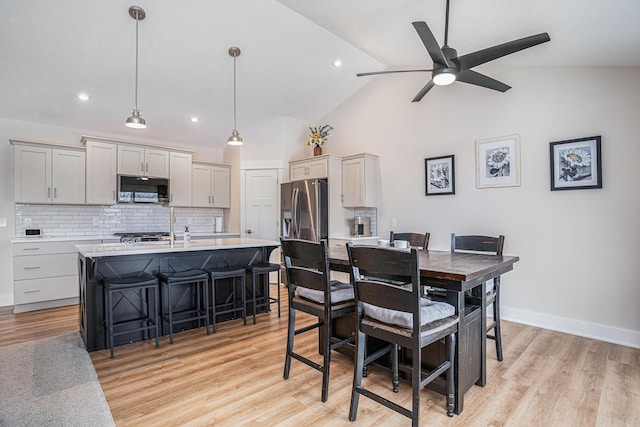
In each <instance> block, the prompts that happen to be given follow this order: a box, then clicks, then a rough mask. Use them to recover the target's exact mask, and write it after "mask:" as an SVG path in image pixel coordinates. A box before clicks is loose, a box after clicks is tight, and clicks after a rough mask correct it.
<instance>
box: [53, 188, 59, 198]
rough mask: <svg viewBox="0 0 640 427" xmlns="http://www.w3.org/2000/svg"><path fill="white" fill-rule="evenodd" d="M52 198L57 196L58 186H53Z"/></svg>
mask: <svg viewBox="0 0 640 427" xmlns="http://www.w3.org/2000/svg"><path fill="white" fill-rule="evenodd" d="M53 198H54V199H57V198H58V187H54V188H53Z"/></svg>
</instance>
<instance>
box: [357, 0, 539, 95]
mask: <svg viewBox="0 0 640 427" xmlns="http://www.w3.org/2000/svg"><path fill="white" fill-rule="evenodd" d="M413 27H414V28H415V29H416V31H417V32H418V35H419V36H420V39H421V40H422V43H424V46H425V47H426V48H427V51H428V52H429V56H431V59H432V60H433V68H431V69H428V70H389V71H374V72H370V73H358V74H357V76H358V77H361V76H372V75H377V74H392V73H415V72H418V73H421V72H431V73H432V74H431V80H429V82H428V83H427V84H426V85H425V86H424V87H423V88H422V89H421V90H420V92H418V94H417V95H416V96H415V98H413V100H412V101H411V102H420V100H422V98H423V97H424V96H425V95H426V94H427V92H429V90H431V88H432V87H433V86H434V85H438V86H445V85H449V84H451V83H453V82H454V81H459V82H463V83H469V84H472V85H476V86H482V87H486V88H488V89H493V90H497V91H499V92H506V91H507V90H509V89H511V86H509V85H506V84H504V83H502V82H499V81H498V80H495V79H492V78H491V77H489V76H485V75H484V74H480V73H478V72H476V71H473V70H471V68H473V67H475V66H477V65H481V64H484V63H486V62H489V61H493V60H494V59H498V58H501V57H503V56H506V55H509V54H512V53H515V52H518V51H520V50H523V49H527V48H530V47H533V46H535V45H538V44H541V43H545V42H548V41H550V40H551V39H550V38H549V34H547V33H540V34H536V35H534V36H529V37H524V38H521V39H518V40H513V41H510V42H507V43H503V44H499V45H496V46H492V47H489V48H486V49H482V50H478V51H476V52H473V53H468V54H466V55H463V56H458V52H457V51H456V50H455V49H453V48H451V47H449V45H448V38H449V0H447V12H446V20H445V26H444V46H442V48H441V47H440V46H439V45H438V42H437V40H436V38H435V37H434V36H433V33H432V32H431V30H430V29H429V26H428V25H427V23H426V22H424V21H419V22H413Z"/></svg>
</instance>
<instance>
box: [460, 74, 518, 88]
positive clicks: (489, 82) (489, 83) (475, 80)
mask: <svg viewBox="0 0 640 427" xmlns="http://www.w3.org/2000/svg"><path fill="white" fill-rule="evenodd" d="M456 80H457V81H459V82H463V83H469V84H472V85H476V86H482V87H486V88H487V89H493V90H497V91H498V92H506V91H508V90H509V89H511V86H509V85H506V84H504V83H502V82H499V81H498V80H496V79H492V78H491V77H489V76H485V75H484V74H480V73H478V72H475V71H473V70H465V71H462V72H460V73H458V76H457V77H456Z"/></svg>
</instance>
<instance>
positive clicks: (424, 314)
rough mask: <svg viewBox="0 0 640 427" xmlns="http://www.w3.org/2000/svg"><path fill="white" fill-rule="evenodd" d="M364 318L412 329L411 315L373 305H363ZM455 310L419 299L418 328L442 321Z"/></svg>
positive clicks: (438, 303) (439, 303)
mask: <svg viewBox="0 0 640 427" xmlns="http://www.w3.org/2000/svg"><path fill="white" fill-rule="evenodd" d="M363 306H364V314H365V316H369V317H371V318H372V319H376V320H378V321H380V322H384V323H388V324H390V325H395V326H400V327H402V328H406V329H411V328H413V313H407V312H404V311H398V310H391V309H389V308H383V307H378V306H375V305H371V304H367V303H366V302H365V303H364V304H363ZM455 311H456V310H455V308H454V307H453V306H452V305H451V304H447V303H446V302H439V301H432V300H430V299H428V298H421V299H420V316H421V319H420V326H423V325H426V324H427V323H431V322H433V321H435V320H440V319H444V318H445V317H449V316H452V315H454V314H455Z"/></svg>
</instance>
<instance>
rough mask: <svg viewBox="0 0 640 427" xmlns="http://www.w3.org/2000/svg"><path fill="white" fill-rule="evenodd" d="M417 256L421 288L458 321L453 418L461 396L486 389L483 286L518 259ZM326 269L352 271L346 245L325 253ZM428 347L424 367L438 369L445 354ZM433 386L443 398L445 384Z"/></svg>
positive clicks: (440, 254) (425, 253)
mask: <svg viewBox="0 0 640 427" xmlns="http://www.w3.org/2000/svg"><path fill="white" fill-rule="evenodd" d="M418 254H419V268H420V277H421V283H422V284H423V285H425V286H430V287H434V288H439V289H444V290H445V293H446V301H447V302H448V303H449V304H451V305H453V306H454V307H455V310H456V314H458V316H459V319H460V323H459V330H458V338H457V340H456V347H455V402H456V404H455V413H456V414H460V413H461V412H462V410H463V407H464V394H465V392H466V391H467V390H469V389H470V388H471V386H473V385H474V384H476V385H479V386H482V387H484V385H485V384H486V382H487V363H486V361H487V358H486V347H487V346H486V342H487V341H486V328H487V318H486V312H487V307H486V303H485V298H483V297H482V296H483V295H485V292H486V289H485V283H486V282H487V280H490V279H493V278H495V277H498V276H501V275H503V274H505V273H507V272H509V271H511V270H513V265H514V264H515V263H516V262H518V261H519V257H517V256H507V255H503V256H497V255H484V254H475V253H473V254H471V253H459V252H449V251H434V250H419V251H418ZM329 264H330V268H331V270H334V271H341V272H345V273H350V272H351V267H350V264H349V257H348V255H347V249H346V246H334V247H330V248H329ZM503 283H504V282H503ZM467 291H469V293H470V294H471V296H472V298H469V295H468V294H469V293H467ZM465 295H466V296H465ZM335 329H337V330H339V328H335ZM434 345H435V343H434ZM431 347H433V346H429V347H427V348H425V349H423V353H422V358H423V363H426V364H427V365H430V366H436V365H437V364H438V363H439V361H438V359H440V358H442V357H444V356H445V354H446V352H445V349H444V345H442V347H443V348H441V349H435V350H433V349H432V348H431ZM432 384H433V386H432V387H431V388H433V389H434V390H436V391H438V392H440V393H444V391H445V383H444V380H440V381H434V382H433V383H432Z"/></svg>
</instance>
